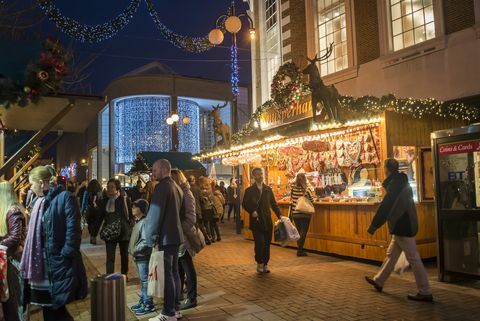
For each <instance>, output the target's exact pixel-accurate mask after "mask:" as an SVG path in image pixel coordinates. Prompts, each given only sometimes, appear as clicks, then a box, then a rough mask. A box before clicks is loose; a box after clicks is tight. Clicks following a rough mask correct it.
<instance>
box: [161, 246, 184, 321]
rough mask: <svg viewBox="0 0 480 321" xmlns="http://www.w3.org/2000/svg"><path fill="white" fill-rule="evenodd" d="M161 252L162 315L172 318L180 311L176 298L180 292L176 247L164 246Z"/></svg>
mask: <svg viewBox="0 0 480 321" xmlns="http://www.w3.org/2000/svg"><path fill="white" fill-rule="evenodd" d="M163 251H164V252H163V268H164V275H165V288H164V290H163V296H164V299H163V310H162V314H164V315H167V316H169V317H173V316H175V310H179V309H180V305H179V301H178V298H179V295H180V294H181V291H182V290H181V289H180V277H179V275H178V245H165V246H164V247H163Z"/></svg>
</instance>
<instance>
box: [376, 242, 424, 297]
mask: <svg viewBox="0 0 480 321" xmlns="http://www.w3.org/2000/svg"><path fill="white" fill-rule="evenodd" d="M402 251H403V252H405V257H406V258H407V260H408V262H409V263H410V265H411V266H412V270H413V275H414V276H415V281H416V283H417V288H418V293H420V294H424V295H429V294H432V290H431V289H430V284H429V283H428V276H427V272H426V271H425V267H424V266H423V262H422V259H421V258H420V255H419V254H418V252H417V244H416V242H415V237H406V236H397V235H392V240H391V242H390V245H389V247H388V250H387V257H386V258H385V261H383V264H382V267H381V268H380V271H379V272H378V273H377V275H375V276H374V277H373V279H374V280H375V282H377V283H378V284H379V285H380V286H383V285H384V284H385V281H387V279H388V277H389V276H390V274H391V273H392V271H393V269H394V268H395V264H396V263H397V261H398V258H399V257H400V254H402Z"/></svg>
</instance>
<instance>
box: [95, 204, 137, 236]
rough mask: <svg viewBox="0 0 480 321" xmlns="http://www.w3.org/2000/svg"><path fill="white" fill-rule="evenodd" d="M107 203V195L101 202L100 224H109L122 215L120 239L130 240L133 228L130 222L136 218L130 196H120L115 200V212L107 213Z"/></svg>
mask: <svg viewBox="0 0 480 321" xmlns="http://www.w3.org/2000/svg"><path fill="white" fill-rule="evenodd" d="M107 204H108V197H105V198H103V199H102V201H101V202H100V205H99V208H100V222H99V223H98V224H99V226H100V225H101V224H102V222H103V225H108V224H110V223H111V222H113V221H115V220H117V219H118V217H119V216H120V220H121V226H122V229H121V232H120V237H119V239H118V241H129V240H130V235H132V228H131V227H130V223H131V222H133V220H134V218H133V215H132V213H131V208H132V206H131V203H130V201H129V200H128V198H125V197H123V196H118V197H117V199H116V200H115V213H114V214H112V213H107Z"/></svg>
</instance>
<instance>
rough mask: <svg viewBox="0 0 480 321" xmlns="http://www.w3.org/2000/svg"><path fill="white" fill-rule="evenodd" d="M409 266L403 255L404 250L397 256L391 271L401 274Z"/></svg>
mask: <svg viewBox="0 0 480 321" xmlns="http://www.w3.org/2000/svg"><path fill="white" fill-rule="evenodd" d="M409 266H410V263H409V262H408V260H407V257H406V256H405V252H403V251H402V253H401V254H400V256H399V257H398V260H397V263H396V264H395V268H394V269H393V271H395V273H397V274H399V275H402V274H403V272H405V270H406V269H407V268H408V267H409Z"/></svg>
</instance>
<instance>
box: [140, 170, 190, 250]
mask: <svg viewBox="0 0 480 321" xmlns="http://www.w3.org/2000/svg"><path fill="white" fill-rule="evenodd" d="M182 206H183V192H182V190H181V189H180V187H179V186H178V185H177V184H176V183H175V182H174V181H173V179H172V178H171V177H165V178H163V179H162V180H161V181H159V182H158V184H157V185H156V186H155V190H154V192H153V195H152V201H151V202H150V207H149V209H148V214H147V218H146V222H145V224H146V230H145V233H146V239H147V245H148V246H150V247H154V246H156V245H158V246H160V248H162V247H164V246H167V245H180V244H182V243H183V231H182V225H181V223H180V210H181V208H182Z"/></svg>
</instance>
